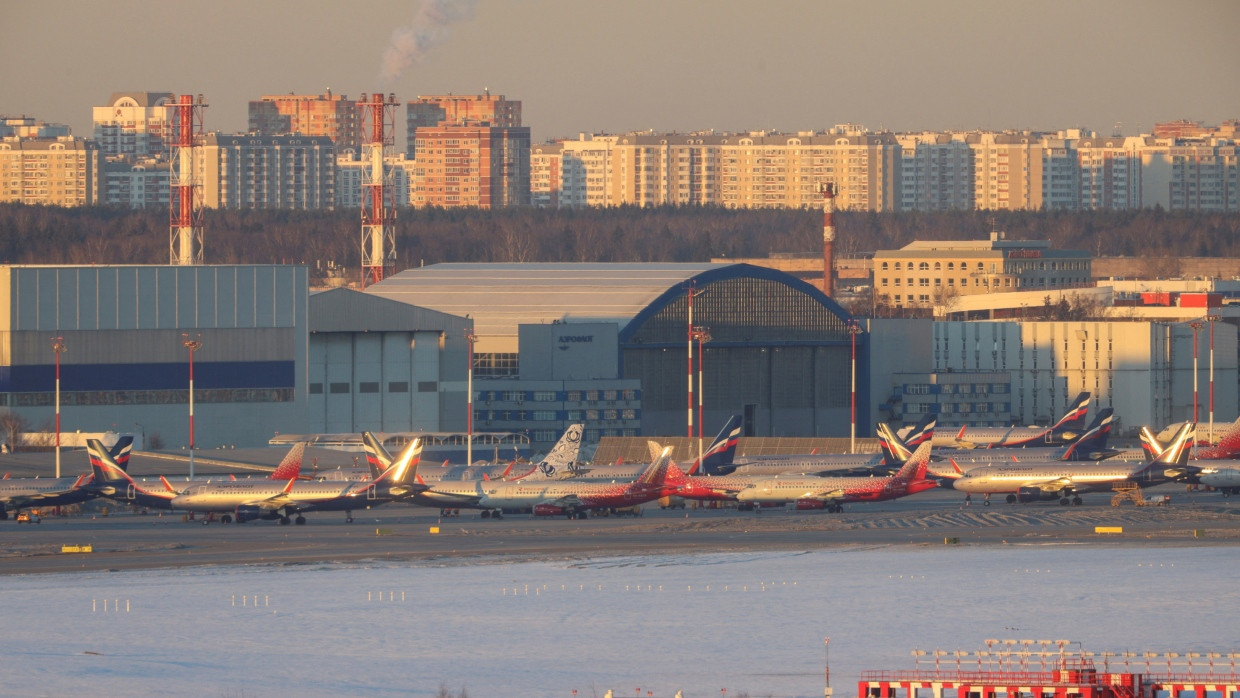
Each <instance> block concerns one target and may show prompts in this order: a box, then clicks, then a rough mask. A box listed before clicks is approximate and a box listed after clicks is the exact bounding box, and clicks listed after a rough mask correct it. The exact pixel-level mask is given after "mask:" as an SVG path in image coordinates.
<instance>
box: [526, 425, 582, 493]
mask: <svg viewBox="0 0 1240 698" xmlns="http://www.w3.org/2000/svg"><path fill="white" fill-rule="evenodd" d="M584 431H585V425H583V424H570V425H569V427H568V429H567V430H565V432H564V435H563V436H561V437H560V440H559V441H557V442H556V443H555V446H554V447H552V449H551V450H550V451H549V452H548V453H547V455H546V456H544V457H543V459H542V460H541V461H539V462H538V465H537V466H535V468H534V469H533V470H532V471H530V473H529V474H528V475H526V476H525V478H524V479H525V480H555V479H558V478H562V477H567V476H569V475H571V474H572V473H573V471H575V470H576V469H577V455H578V454H579V453H580V452H581V435H582V433H583V432H584Z"/></svg>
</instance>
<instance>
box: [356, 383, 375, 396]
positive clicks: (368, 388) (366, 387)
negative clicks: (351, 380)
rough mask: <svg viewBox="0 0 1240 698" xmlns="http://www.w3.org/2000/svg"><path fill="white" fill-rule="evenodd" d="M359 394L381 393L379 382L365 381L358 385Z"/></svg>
mask: <svg viewBox="0 0 1240 698" xmlns="http://www.w3.org/2000/svg"><path fill="white" fill-rule="evenodd" d="M357 392H359V393H377V392H379V383H378V381H363V382H361V383H358V384H357Z"/></svg>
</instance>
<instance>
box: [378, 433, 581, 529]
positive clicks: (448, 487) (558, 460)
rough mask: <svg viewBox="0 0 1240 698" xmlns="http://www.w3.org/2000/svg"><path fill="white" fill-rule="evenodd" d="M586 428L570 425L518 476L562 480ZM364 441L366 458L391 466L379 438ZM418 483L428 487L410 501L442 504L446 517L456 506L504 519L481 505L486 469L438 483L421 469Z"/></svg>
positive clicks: (503, 475) (500, 475) (504, 473)
mask: <svg viewBox="0 0 1240 698" xmlns="http://www.w3.org/2000/svg"><path fill="white" fill-rule="evenodd" d="M584 431H585V426H584V425H582V424H570V425H569V427H568V429H566V430H565V431H564V434H563V435H561V436H560V439H559V441H557V442H556V444H555V446H553V447H552V448H551V450H550V451H548V452H547V455H546V456H544V457H543V458H542V460H540V461H539V462H538V463H537V464H536V465H534V466H533V467H531V469H530V470H528V471H527V472H524V473H522V474H521V476H519V478H513V479H524V480H526V481H530V482H533V481H537V480H552V479H559V477H560V474H561V473H564V472H570V471H571V470H572V469H573V468H574V467H575V466H576V463H577V455H578V454H579V453H580V451H581V435H582V433H584ZM362 444H363V445H364V446H365V447H366V458H367V460H368V461H369V462H370V463H371V465H372V467H375V468H377V469H378V468H387V467H389V466H390V465H391V463H392V460H391V457H390V456H389V455H388V453H387V450H386V449H385V448H383V445H382V444H381V443H380V442H379V440H378V439H376V438H375V437H374V435H373V434H371V433H370V432H364V433H363V434H362ZM512 468H513V464H512V463H509V464H508V465H507V466H506V467H505V469H504V470H503V471H500V472H498V473H496V474H497V476H498V478H497V479H503V478H508V477H509V476H510V475H511V473H512ZM416 480H417V482H418V484H420V485H424V486H425V487H426V489H424V490H422V491H420V492H417V493H415V494H414V495H413V496H412V497H411V498H410V499H409V501H410V502H411V503H413V504H419V505H422V506H427V507H439V509H440V511H439V513H440V514H441V515H444V516H447V515H448V514H449V513H451V512H452V511H454V510H456V509H461V508H468V509H477V508H481V509H482V518H484V519H489V518H496V519H501V518H503V513H502V512H501V511H499V510H498V509H497V510H495V511H492V510H491V509H490V508H489V507H481V506H480V505H479V502H480V501H481V500H482V497H483V489H484V487H486V486H487V484H488V483H490V482H493V481H494V480H493V479H492V478H491V477H490V475H489V474H488V473H487V472H483V473H482V476H481V477H477V478H472V479H464V480H439V481H438V482H430V483H428V482H426V481H424V480H423V479H422V474H421V472H419V473H418V474H417V476H416Z"/></svg>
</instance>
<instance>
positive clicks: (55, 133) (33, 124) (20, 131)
mask: <svg viewBox="0 0 1240 698" xmlns="http://www.w3.org/2000/svg"><path fill="white" fill-rule="evenodd" d="M71 135H73V133H72V132H71V131H70V130H69V127H68V126H67V125H65V124H49V123H47V122H45V121H39V120H38V119H35V118H34V117H32V116H16V117H14V116H0V138H9V137H16V138H64V137H66V136H71Z"/></svg>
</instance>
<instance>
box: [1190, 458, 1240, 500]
mask: <svg viewBox="0 0 1240 698" xmlns="http://www.w3.org/2000/svg"><path fill="white" fill-rule="evenodd" d="M1197 482H1199V483H1201V484H1203V485H1205V486H1207V487H1213V488H1214V489H1216V490H1218V491H1220V492H1222V493H1223V496H1224V497H1230V496H1231V495H1233V494H1240V463H1237V466H1236V467H1230V468H1219V467H1215V466H1214V465H1208V466H1205V469H1204V470H1202V472H1201V474H1200V475H1198V476H1197Z"/></svg>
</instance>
